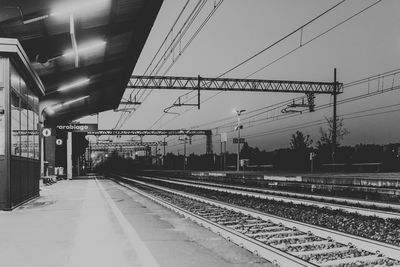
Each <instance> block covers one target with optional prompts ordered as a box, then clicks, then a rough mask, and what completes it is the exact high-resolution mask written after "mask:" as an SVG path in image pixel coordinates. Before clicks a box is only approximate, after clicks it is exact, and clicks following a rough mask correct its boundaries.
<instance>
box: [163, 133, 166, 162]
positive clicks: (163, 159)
mask: <svg viewBox="0 0 400 267" xmlns="http://www.w3.org/2000/svg"><path fill="white" fill-rule="evenodd" d="M165 139H166V137H164V143H163V146H164V152H163V160H162V165H163V167H164V166H165Z"/></svg>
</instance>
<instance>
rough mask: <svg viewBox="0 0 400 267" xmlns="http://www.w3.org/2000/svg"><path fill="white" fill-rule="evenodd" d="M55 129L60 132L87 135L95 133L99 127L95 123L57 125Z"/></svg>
mask: <svg viewBox="0 0 400 267" xmlns="http://www.w3.org/2000/svg"><path fill="white" fill-rule="evenodd" d="M55 129H56V130H57V131H58V132H75V133H86V132H95V131H97V130H98V127H97V124H95V123H82V124H62V125H56V126H55Z"/></svg>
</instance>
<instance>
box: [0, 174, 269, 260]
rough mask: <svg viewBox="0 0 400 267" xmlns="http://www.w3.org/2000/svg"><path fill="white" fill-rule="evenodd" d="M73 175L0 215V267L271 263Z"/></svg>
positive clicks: (109, 185)
mask: <svg viewBox="0 0 400 267" xmlns="http://www.w3.org/2000/svg"><path fill="white" fill-rule="evenodd" d="M80 178H81V179H72V180H63V181H59V182H57V183H55V184H53V185H50V186H43V187H42V188H41V193H40V195H41V196H40V197H39V198H37V199H35V200H33V201H30V202H29V203H26V204H25V205H23V206H21V207H19V208H17V209H15V210H13V211H9V212H1V211H0V265H1V266H14V267H15V266H18V267H19V266H40V267H50V266H52V267H53V266H66V267H77V266H85V267H87V266H107V267H108V266H124V267H125V266H146V267H149V266H171V267H172V266H174V267H179V266H191V267H196V266H272V264H270V263H268V262H267V261H266V260H264V259H261V258H259V257H258V256H256V255H254V254H252V253H250V252H249V251H247V250H244V249H242V248H240V247H238V246H236V245H235V244H233V243H230V242H229V241H227V240H225V239H223V238H222V237H220V236H219V235H217V234H214V233H212V232H211V231H208V230H207V229H204V228H202V227H200V226H198V225H196V224H194V223H193V222H191V221H189V220H188V219H185V218H183V217H180V216H179V215H177V214H175V213H173V212H172V211H170V210H168V209H166V208H164V207H162V206H160V205H158V204H156V203H155V202H153V201H151V200H149V199H147V198H145V197H143V196H141V195H139V194H137V193H135V192H133V191H131V190H129V189H127V188H125V187H122V186H120V185H118V184H116V183H114V182H113V181H110V180H106V179H95V178H94V177H80ZM83 178H85V179H83Z"/></svg>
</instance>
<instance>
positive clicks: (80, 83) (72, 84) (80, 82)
mask: <svg viewBox="0 0 400 267" xmlns="http://www.w3.org/2000/svg"><path fill="white" fill-rule="evenodd" d="M89 81H90V79H88V78H83V79H80V80H77V81H75V82H73V83H70V84H67V85H64V86H62V87H60V88H59V89H58V90H57V91H58V92H61V91H65V90H68V89H71V88H74V87H78V86H81V85H84V84H87V83H89Z"/></svg>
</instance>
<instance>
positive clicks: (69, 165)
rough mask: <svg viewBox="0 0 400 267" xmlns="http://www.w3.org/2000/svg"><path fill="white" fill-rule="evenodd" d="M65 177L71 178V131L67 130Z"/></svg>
mask: <svg viewBox="0 0 400 267" xmlns="http://www.w3.org/2000/svg"><path fill="white" fill-rule="evenodd" d="M67 178H68V179H72V132H68V139H67Z"/></svg>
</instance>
